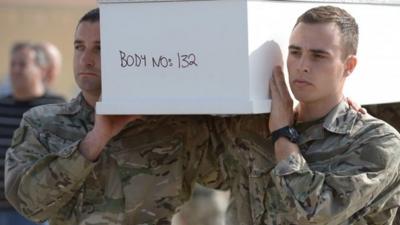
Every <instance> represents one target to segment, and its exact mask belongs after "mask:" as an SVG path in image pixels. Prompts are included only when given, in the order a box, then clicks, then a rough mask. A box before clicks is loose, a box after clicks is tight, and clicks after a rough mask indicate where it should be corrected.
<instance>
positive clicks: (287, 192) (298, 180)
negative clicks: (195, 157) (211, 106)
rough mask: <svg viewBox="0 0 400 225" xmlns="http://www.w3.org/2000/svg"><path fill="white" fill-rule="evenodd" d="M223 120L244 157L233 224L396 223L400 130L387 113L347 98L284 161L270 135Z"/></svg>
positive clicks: (238, 153) (235, 194)
mask: <svg viewBox="0 0 400 225" xmlns="http://www.w3.org/2000/svg"><path fill="white" fill-rule="evenodd" d="M303 125H304V124H303ZM303 125H301V124H300V125H298V126H296V127H298V128H300V126H303ZM224 126H226V125H224V124H222V125H220V126H219V129H220V130H221V132H223V131H224V130H225V131H232V132H236V134H235V133H233V134H231V135H232V136H235V137H236V142H235V143H234V144H233V145H232V146H230V147H231V149H232V151H231V153H232V154H233V156H234V158H235V160H236V161H237V162H239V164H238V165H239V166H238V165H236V166H235V165H234V164H231V165H234V166H235V167H236V170H237V176H235V181H234V184H233V186H232V188H233V190H232V194H233V197H234V200H235V202H236V211H233V212H230V216H231V217H233V219H232V220H231V221H230V224H233V222H235V223H237V224H240V225H249V224H266V225H291V224H321V225H322V224H329V225H333V224H341V225H345V224H346V225H347V224H357V225H361V224H374V225H378V224H391V223H392V221H393V218H394V216H395V214H396V211H397V207H398V206H399V203H400V201H399V200H400V176H399V165H400V136H399V134H398V133H397V131H396V130H395V129H393V128H392V127H390V126H389V125H387V124H386V123H384V122H383V121H381V120H378V119H376V118H373V117H372V116H370V115H360V114H357V113H356V112H354V111H353V110H351V109H350V108H349V106H348V105H347V103H345V102H342V103H340V104H339V105H338V106H337V107H335V108H334V109H333V110H332V111H331V112H330V113H329V114H328V115H327V116H326V117H325V118H324V119H323V120H321V121H319V122H316V123H313V124H312V125H310V126H309V127H308V128H304V130H303V131H302V132H301V138H300V142H299V147H300V150H301V154H294V155H291V156H289V157H288V158H287V159H286V160H283V161H280V162H279V163H277V164H276V163H274V162H275V160H274V152H273V151H274V148H273V145H272V143H271V140H270V139H267V141H263V140H262V138H261V137H259V138H256V137H257V134H256V133H254V132H253V133H251V134H250V133H247V134H246V133H244V132H242V131H240V132H239V130H235V129H230V130H229V129H226V127H224ZM220 138H221V142H224V143H225V145H231V144H232V143H230V142H229V140H228V139H227V140H224V138H225V137H224V136H220ZM226 147H228V146H226ZM228 170H231V171H234V170H235V168H231V169H228ZM232 221H233V222H232Z"/></svg>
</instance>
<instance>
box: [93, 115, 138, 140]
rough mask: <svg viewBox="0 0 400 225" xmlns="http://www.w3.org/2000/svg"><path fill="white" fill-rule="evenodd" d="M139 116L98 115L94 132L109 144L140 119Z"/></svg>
mask: <svg viewBox="0 0 400 225" xmlns="http://www.w3.org/2000/svg"><path fill="white" fill-rule="evenodd" d="M140 118H141V116H137V115H118V116H117V115H98V114H96V118H95V122H94V128H93V131H94V132H96V133H97V135H99V137H101V138H104V140H106V141H107V142H108V141H109V140H110V139H111V138H112V137H114V136H115V135H117V134H118V133H119V132H121V130H122V129H123V128H124V127H125V126H126V125H127V124H128V123H130V122H132V121H135V120H137V119H140Z"/></svg>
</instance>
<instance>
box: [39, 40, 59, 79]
mask: <svg viewBox="0 0 400 225" xmlns="http://www.w3.org/2000/svg"><path fill="white" fill-rule="evenodd" d="M37 46H38V47H39V48H42V49H43V51H44V52H45V53H46V57H47V58H48V62H49V64H48V66H47V73H46V76H45V79H44V82H45V84H46V85H47V86H53V85H54V82H55V80H56V79H57V77H58V76H59V75H60V73H61V66H62V56H61V52H60V50H59V49H58V48H57V47H56V46H55V45H54V44H52V43H50V42H42V43H39V44H38V45H37Z"/></svg>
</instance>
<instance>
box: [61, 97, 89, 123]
mask: <svg viewBox="0 0 400 225" xmlns="http://www.w3.org/2000/svg"><path fill="white" fill-rule="evenodd" d="M78 113H83V114H84V115H85V116H86V117H88V118H89V121H92V122H94V109H93V107H91V106H90V105H89V104H88V103H87V102H86V100H85V98H84V97H83V95H82V93H79V95H78V96H76V98H74V99H72V100H71V101H70V102H69V103H67V104H65V105H64V107H63V108H62V109H61V110H60V112H59V113H58V115H71V116H72V115H76V114H78Z"/></svg>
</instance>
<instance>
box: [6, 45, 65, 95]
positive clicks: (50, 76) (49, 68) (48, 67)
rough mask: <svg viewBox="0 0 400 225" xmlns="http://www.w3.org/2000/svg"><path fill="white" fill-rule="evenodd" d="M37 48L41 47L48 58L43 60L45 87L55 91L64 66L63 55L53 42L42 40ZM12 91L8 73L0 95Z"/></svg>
mask: <svg viewBox="0 0 400 225" xmlns="http://www.w3.org/2000/svg"><path fill="white" fill-rule="evenodd" d="M35 46H36V48H40V51H42V52H43V53H44V56H45V57H46V60H44V61H43V63H45V64H43V65H42V67H43V68H44V70H45V75H44V78H43V82H44V84H45V87H46V88H47V89H48V90H50V91H54V88H55V82H56V80H57V78H58V77H59V76H60V74H61V67H62V55H61V52H60V50H59V49H58V48H57V46H55V45H54V44H53V43H51V42H40V43H38V44H36V45H35ZM11 93H12V87H11V80H10V76H9V75H8V74H7V75H6V76H5V79H4V80H3V82H2V83H1V84H0V96H6V95H9V94H11Z"/></svg>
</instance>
